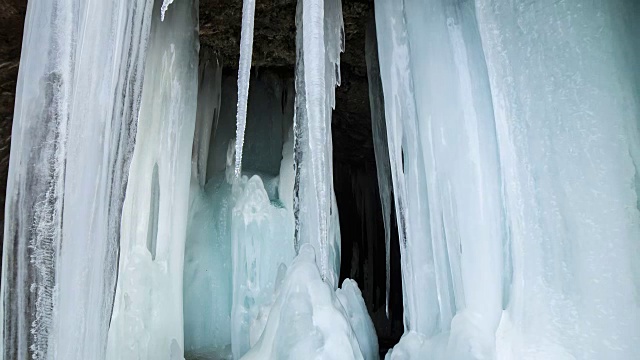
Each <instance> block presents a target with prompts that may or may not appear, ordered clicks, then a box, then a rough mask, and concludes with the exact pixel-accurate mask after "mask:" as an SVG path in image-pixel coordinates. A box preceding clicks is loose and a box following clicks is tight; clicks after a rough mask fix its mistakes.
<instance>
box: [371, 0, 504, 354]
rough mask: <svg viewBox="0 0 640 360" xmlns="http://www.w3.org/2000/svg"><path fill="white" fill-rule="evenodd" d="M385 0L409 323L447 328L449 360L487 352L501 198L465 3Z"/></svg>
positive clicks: (434, 330)
mask: <svg viewBox="0 0 640 360" xmlns="http://www.w3.org/2000/svg"><path fill="white" fill-rule="evenodd" d="M390 3H391V2H389V1H382V0H379V1H377V2H376V10H377V11H376V14H377V20H378V36H379V38H378V40H379V48H380V62H381V68H382V69H383V70H382V73H383V74H382V84H383V87H384V90H385V91H384V93H385V95H389V96H385V101H386V102H385V111H386V115H387V116H386V119H387V131H388V138H389V139H390V140H389V144H390V146H389V147H390V149H389V151H390V157H391V158H392V159H393V161H392V162H393V163H394V165H393V166H392V169H393V171H394V172H395V175H394V176H395V177H396V178H398V179H397V180H395V183H396V184H395V185H396V186H397V191H396V193H397V196H396V198H397V199H398V200H397V211H399V212H400V213H399V214H398V219H404V221H405V223H404V226H403V227H404V229H403V231H406V239H405V241H406V248H405V252H404V253H403V273H405V274H404V279H405V286H406V287H407V289H406V299H405V304H406V305H407V306H408V308H409V319H408V320H409V321H408V329H409V330H415V331H417V332H419V333H422V334H424V335H426V336H427V337H429V336H434V335H437V334H439V333H443V332H448V331H449V330H450V331H451V332H450V334H451V335H450V336H451V338H450V339H449V349H448V350H447V351H448V356H449V357H451V358H460V357H461V358H468V357H469V356H473V358H477V357H490V356H491V354H493V353H494V348H495V341H494V339H493V337H494V334H495V330H496V328H497V326H498V322H499V320H500V315H501V310H502V308H501V306H502V276H503V267H502V259H503V253H502V252H503V250H502V247H503V239H502V238H503V229H502V224H503V221H502V214H503V208H502V205H503V201H502V194H501V178H500V168H499V162H498V150H497V141H496V131H495V122H494V118H493V108H492V102H491V93H490V88H489V82H488V75H487V70H486V65H485V63H484V56H483V51H482V45H481V41H480V36H479V33H478V26H477V23H476V18H475V8H474V4H473V3H472V2H470V1H451V0H408V1H405V2H404V3H394V4H390ZM425 34H426V35H425ZM425 36H426V39H425ZM414 100H415V101H414ZM400 107H402V109H400ZM391 144H393V145H391ZM399 152H400V153H399ZM400 157H402V160H400ZM405 191H406V192H405ZM405 196H407V197H405ZM403 198H404V199H403ZM405 202H406V205H405ZM403 211H404V213H403ZM425 220H427V221H425ZM445 344H446V342H443V343H442V344H441V345H442V346H444V345H445Z"/></svg>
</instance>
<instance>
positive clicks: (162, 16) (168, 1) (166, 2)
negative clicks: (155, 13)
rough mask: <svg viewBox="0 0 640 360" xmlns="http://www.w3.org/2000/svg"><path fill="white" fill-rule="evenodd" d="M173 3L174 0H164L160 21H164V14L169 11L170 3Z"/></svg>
mask: <svg viewBox="0 0 640 360" xmlns="http://www.w3.org/2000/svg"><path fill="white" fill-rule="evenodd" d="M172 3H173V0H163V1H162V6H161V7H160V21H164V14H165V13H166V12H167V9H168V8H169V5H171V4H172Z"/></svg>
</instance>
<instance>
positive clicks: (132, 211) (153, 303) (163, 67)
mask: <svg viewBox="0 0 640 360" xmlns="http://www.w3.org/2000/svg"><path fill="white" fill-rule="evenodd" d="M159 10H160V4H159V2H158V1H156V5H155V7H154V12H153V22H152V25H151V37H150V43H149V48H148V52H149V56H148V58H147V63H146V75H147V76H145V81H144V89H143V94H142V102H141V107H140V121H139V124H138V131H137V134H136V147H135V150H134V153H133V159H132V161H131V170H130V175H129V183H128V186H127V196H126V198H125V202H124V209H123V215H122V224H121V234H122V236H121V244H120V262H119V266H118V284H117V287H116V296H115V304H114V310H113V316H112V319H111V327H110V328H109V339H108V349H107V357H108V358H109V359H136V358H142V359H174V358H178V359H181V358H182V356H183V348H184V346H183V315H182V311H183V306H182V291H183V286H182V283H183V261H184V246H185V237H186V231H187V229H186V227H187V215H188V205H189V180H190V174H191V161H190V159H191V154H192V145H193V134H194V127H195V120H196V99H197V84H198V80H197V75H198V37H197V36H198V32H197V29H198V26H197V24H198V17H197V2H195V3H194V1H189V0H180V1H178V2H176V3H175V4H174V5H173V6H172V7H171V9H170V11H168V12H167V13H166V17H165V19H164V21H160V11H159Z"/></svg>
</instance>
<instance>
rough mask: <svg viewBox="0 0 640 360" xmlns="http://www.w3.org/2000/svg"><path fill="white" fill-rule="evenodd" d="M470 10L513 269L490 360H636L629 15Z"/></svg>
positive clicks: (639, 220)
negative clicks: (474, 15)
mask: <svg viewBox="0 0 640 360" xmlns="http://www.w3.org/2000/svg"><path fill="white" fill-rule="evenodd" d="M477 8H478V22H479V25H480V30H481V34H482V41H483V46H484V49H485V53H486V58H487V64H488V69H489V75H490V80H491V89H492V94H493V103H494V106H495V114H496V123H497V129H498V139H499V143H500V156H501V162H502V167H503V174H504V179H505V181H504V183H505V185H506V187H505V192H506V205H507V209H508V211H507V220H508V222H507V223H508V225H509V229H510V238H511V258H512V260H513V282H512V284H511V291H510V298H509V302H508V305H507V310H506V311H505V313H504V315H503V319H502V322H501V324H500V329H499V331H498V358H500V359H513V358H518V359H538V358H545V359H569V358H576V359H635V358H639V357H640V347H639V346H638V344H639V343H640V318H639V316H640V313H639V312H638V308H639V301H640V300H639V298H638V289H639V287H638V285H639V284H640V282H639V280H640V277H639V275H640V272H638V258H639V255H640V254H639V252H638V251H639V242H638V239H640V210H639V206H638V204H639V202H638V196H639V193H638V191H639V188H638V179H639V170H638V169H639V164H640V152H639V150H640V133H639V129H638V124H639V123H640V117H639V114H640V112H639V109H640V99H639V95H638V94H639V92H638V74H639V71H638V67H637V62H638V59H639V57H638V56H639V55H640V53H639V52H638V50H640V47H639V46H638V45H640V44H639V43H638V32H637V30H638V28H637V25H635V24H634V22H636V21H635V20H633V19H634V18H637V16H638V14H639V11H640V9H639V4H638V3H637V2H634V1H607V2H588V3H585V2H582V1H577V0H571V1H565V2H561V3H557V2H555V1H548V0H541V1H536V2H528V1H512V2H502V1H490V0H478V1H477ZM634 27H635V29H634Z"/></svg>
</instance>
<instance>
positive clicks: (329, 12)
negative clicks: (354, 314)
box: [294, 0, 344, 287]
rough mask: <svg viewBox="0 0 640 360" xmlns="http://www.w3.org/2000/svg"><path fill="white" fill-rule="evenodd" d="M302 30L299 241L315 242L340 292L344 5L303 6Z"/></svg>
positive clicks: (324, 270) (315, 2)
mask: <svg viewBox="0 0 640 360" xmlns="http://www.w3.org/2000/svg"><path fill="white" fill-rule="evenodd" d="M296 26H297V34H296V49H297V59H296V115H295V118H294V122H295V125H294V135H295V137H296V141H295V156H294V159H295V166H296V176H295V179H296V180H295V184H294V193H295V200H294V204H295V210H294V213H295V217H296V232H295V238H296V244H300V243H303V242H311V244H312V245H313V246H314V247H315V248H316V249H317V250H318V263H319V267H320V272H321V274H322V278H323V279H326V280H327V281H329V282H330V283H331V284H332V286H334V287H337V285H338V273H339V257H340V237H339V236H340V235H339V225H338V213H337V206H336V205H335V195H334V193H333V169H332V162H331V154H332V144H331V110H332V109H333V107H334V106H335V86H336V84H339V82H340V77H339V73H340V67H339V64H340V52H341V51H342V50H344V47H343V41H344V36H343V33H342V32H343V24H342V5H341V2H340V0H326V1H323V0H312V1H299V2H298V9H297V16H296ZM297 246H298V245H297Z"/></svg>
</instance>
